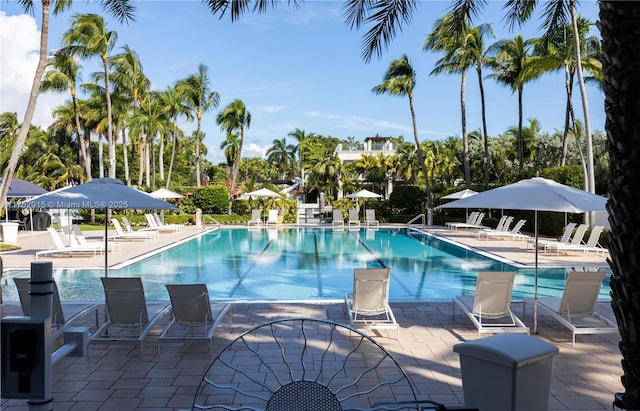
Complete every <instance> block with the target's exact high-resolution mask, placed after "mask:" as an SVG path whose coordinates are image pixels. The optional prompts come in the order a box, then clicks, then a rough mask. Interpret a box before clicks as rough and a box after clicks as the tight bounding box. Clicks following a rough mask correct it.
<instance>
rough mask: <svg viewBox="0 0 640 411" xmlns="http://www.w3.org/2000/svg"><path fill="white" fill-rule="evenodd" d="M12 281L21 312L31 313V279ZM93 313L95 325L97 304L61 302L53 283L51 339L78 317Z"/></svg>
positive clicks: (59, 334) (61, 332)
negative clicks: (16, 291)
mask: <svg viewBox="0 0 640 411" xmlns="http://www.w3.org/2000/svg"><path fill="white" fill-rule="evenodd" d="M13 281H14V282H15V284H16V288H17V289H18V298H19V299H20V307H21V308H22V314H23V315H25V316H30V315H31V284H30V282H31V279H30V278H27V277H24V278H14V279H13ZM91 312H94V313H95V318H96V326H97V325H98V305H97V304H92V303H85V302H64V303H63V302H61V301H60V294H59V292H58V286H57V285H56V283H55V282H54V283H53V295H52V299H51V327H52V332H51V340H52V341H55V340H56V339H57V338H58V337H59V336H61V335H62V334H63V333H64V332H65V331H66V330H67V329H69V327H71V326H73V324H74V322H75V321H76V320H78V319H79V318H81V317H83V316H85V315H86V314H89V313H91Z"/></svg>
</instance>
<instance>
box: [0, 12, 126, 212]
mask: <svg viewBox="0 0 640 411" xmlns="http://www.w3.org/2000/svg"><path fill="white" fill-rule="evenodd" d="M19 3H20V5H21V6H22V8H23V9H24V10H25V11H26V12H33V11H34V8H35V4H36V2H35V1H34V0H20V1H19ZM51 3H52V1H51V0H42V1H41V2H40V4H41V5H42V28H41V30H40V51H39V57H38V65H37V66H36V72H35V75H34V77H33V83H32V85H31V92H30V93H29V102H28V103H27V108H26V110H25V113H24V119H23V120H22V125H21V127H20V132H19V134H18V137H17V139H16V143H15V145H14V147H13V151H12V152H11V158H10V159H9V163H8V165H7V168H6V169H5V171H4V178H3V179H2V183H0V204H4V203H5V201H6V198H7V192H8V190H9V185H10V184H11V180H12V179H13V174H14V172H15V169H16V165H17V164H18V159H19V156H20V153H21V152H22V148H23V147H24V143H25V141H26V139H27V134H28V133H29V127H30V125H31V121H32V120H33V115H34V113H35V110H36V103H37V102H38V94H39V90H40V83H41V81H42V76H43V74H44V71H45V65H46V60H47V48H48V42H49V9H50V7H51ZM53 5H54V7H53V13H54V14H58V13H61V12H63V11H65V10H67V9H68V8H69V7H71V5H72V2H71V1H70V0H54V1H53ZM103 5H104V6H105V7H106V9H107V10H108V11H109V12H110V13H111V14H112V15H114V16H115V17H116V18H117V19H118V21H120V22H122V21H130V20H133V12H134V10H135V7H134V6H133V4H131V2H129V1H128V0H113V1H105V2H103Z"/></svg>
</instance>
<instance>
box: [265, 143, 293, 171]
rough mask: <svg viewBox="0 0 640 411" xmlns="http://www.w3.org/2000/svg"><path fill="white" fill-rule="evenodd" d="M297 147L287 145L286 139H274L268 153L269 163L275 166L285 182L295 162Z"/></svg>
mask: <svg viewBox="0 0 640 411" xmlns="http://www.w3.org/2000/svg"><path fill="white" fill-rule="evenodd" d="M295 150H296V146H294V145H293V144H287V139H286V138H281V139H279V140H278V139H274V140H273V143H272V146H271V147H269V149H268V150H267V152H266V155H267V161H269V162H270V163H271V164H273V165H274V166H275V167H276V168H277V169H278V171H279V172H280V178H282V179H283V180H284V178H285V177H286V176H287V171H288V170H289V169H290V166H291V165H293V164H294V162H295Z"/></svg>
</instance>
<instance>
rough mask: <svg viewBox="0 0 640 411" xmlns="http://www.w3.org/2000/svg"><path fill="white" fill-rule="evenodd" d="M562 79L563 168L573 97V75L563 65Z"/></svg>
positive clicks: (561, 162) (565, 160) (561, 157)
mask: <svg viewBox="0 0 640 411" xmlns="http://www.w3.org/2000/svg"><path fill="white" fill-rule="evenodd" d="M564 78H565V89H566V91H567V105H566V108H565V116H564V132H563V133H562V152H561V154H560V167H564V165H565V164H566V163H567V146H568V144H569V124H570V123H569V122H570V120H571V118H570V117H571V113H570V111H569V108H570V106H571V96H572V95H573V75H572V74H571V73H570V72H569V65H568V64H566V63H565V64H564Z"/></svg>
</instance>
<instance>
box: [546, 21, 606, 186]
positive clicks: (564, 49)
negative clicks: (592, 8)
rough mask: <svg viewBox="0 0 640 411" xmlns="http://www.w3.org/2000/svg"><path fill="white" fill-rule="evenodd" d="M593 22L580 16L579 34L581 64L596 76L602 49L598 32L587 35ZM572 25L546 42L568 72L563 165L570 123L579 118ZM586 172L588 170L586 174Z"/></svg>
mask: <svg viewBox="0 0 640 411" xmlns="http://www.w3.org/2000/svg"><path fill="white" fill-rule="evenodd" d="M592 25H593V22H591V21H589V20H587V19H585V18H583V17H582V16H578V17H577V26H578V36H579V37H578V38H579V44H580V47H581V48H582V50H581V52H580V56H581V57H580V58H581V59H582V62H581V63H582V68H583V69H584V70H586V71H587V72H589V73H591V74H592V75H593V76H594V77H596V78H598V77H602V62H601V56H602V49H601V47H600V40H599V39H598V38H596V37H595V36H591V37H587V34H588V33H589V29H590V27H591V26H592ZM572 32H573V28H572V27H571V25H569V24H565V25H563V26H560V27H557V28H556V29H554V30H553V31H552V32H551V33H550V34H549V36H548V41H547V42H545V43H543V45H546V46H547V48H546V49H545V50H544V51H545V52H546V53H548V55H549V56H551V57H552V58H554V59H555V60H557V69H563V70H564V74H565V92H566V94H567V102H566V108H565V124H564V133H563V135H562V153H561V156H560V167H562V166H564V165H565V162H566V157H567V145H568V140H569V139H568V138H567V137H568V136H569V129H570V127H572V126H571V123H574V122H575V121H576V119H575V115H574V114H573V105H572V99H573V86H574V83H575V77H576V69H577V63H576V52H575V41H573V35H572ZM585 176H586V174H585Z"/></svg>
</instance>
